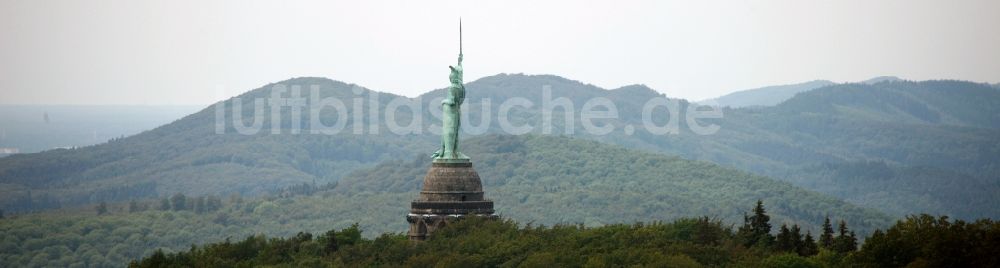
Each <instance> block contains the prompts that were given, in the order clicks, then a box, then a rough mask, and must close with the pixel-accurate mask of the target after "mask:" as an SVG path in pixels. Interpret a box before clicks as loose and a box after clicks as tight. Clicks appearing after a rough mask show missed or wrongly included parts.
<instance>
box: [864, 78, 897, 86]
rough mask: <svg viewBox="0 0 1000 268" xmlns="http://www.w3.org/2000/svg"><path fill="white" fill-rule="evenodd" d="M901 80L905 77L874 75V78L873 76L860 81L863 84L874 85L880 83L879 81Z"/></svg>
mask: <svg viewBox="0 0 1000 268" xmlns="http://www.w3.org/2000/svg"><path fill="white" fill-rule="evenodd" d="M899 81H903V79H900V78H899V77H895V76H878V77H874V78H871V79H868V80H865V81H861V82H860V83H861V84H869V85H872V84H878V83H881V82H899Z"/></svg>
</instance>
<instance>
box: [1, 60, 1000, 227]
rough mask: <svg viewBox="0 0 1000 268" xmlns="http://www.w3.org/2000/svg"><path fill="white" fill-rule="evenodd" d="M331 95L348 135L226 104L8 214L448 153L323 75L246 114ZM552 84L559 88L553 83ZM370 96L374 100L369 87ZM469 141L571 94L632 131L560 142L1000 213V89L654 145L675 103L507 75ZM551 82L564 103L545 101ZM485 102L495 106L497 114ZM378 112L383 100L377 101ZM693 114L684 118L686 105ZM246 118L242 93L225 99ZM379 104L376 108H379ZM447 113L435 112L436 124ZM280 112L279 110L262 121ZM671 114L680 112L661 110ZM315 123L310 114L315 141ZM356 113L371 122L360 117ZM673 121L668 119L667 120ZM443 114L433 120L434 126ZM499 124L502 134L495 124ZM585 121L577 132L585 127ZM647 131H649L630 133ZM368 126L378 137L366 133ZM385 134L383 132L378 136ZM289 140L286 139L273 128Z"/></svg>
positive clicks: (967, 212) (123, 148) (966, 85)
mask: <svg viewBox="0 0 1000 268" xmlns="http://www.w3.org/2000/svg"><path fill="white" fill-rule="evenodd" d="M277 84H282V85H286V86H289V87H291V86H295V85H299V86H302V87H303V88H309V86H310V85H317V86H319V88H320V92H321V94H320V96H321V97H337V98H340V99H342V100H344V104H345V106H346V107H347V108H348V114H347V115H345V117H344V118H346V121H345V122H344V123H345V131H344V132H342V133H340V134H337V135H313V134H299V135H290V134H289V133H290V128H291V121H292V120H290V119H291V117H292V113H291V112H289V111H287V109H286V110H283V111H281V115H280V118H281V119H282V122H283V124H281V125H278V126H274V128H271V127H272V126H271V124H269V122H270V120H271V119H272V118H271V117H270V116H260V117H259V118H258V119H256V120H260V121H261V122H262V124H261V125H262V126H263V128H262V129H261V131H260V132H259V133H257V134H256V135H241V134H237V131H236V130H234V129H233V125H232V124H231V123H230V124H228V125H227V126H226V127H225V128H224V131H223V132H224V133H225V134H216V133H215V120H214V118H215V114H216V109H215V107H214V106H212V107H208V108H207V109H205V110H202V111H200V112H198V113H195V114H192V115H190V116H187V117H185V118H183V119H180V120H178V121H175V122H173V123H171V124H167V125H165V126H162V127H159V128H156V129H154V130H151V131H147V132H144V133H141V134H138V135H135V136H131V137H125V138H121V139H114V140H112V141H110V142H108V143H104V144H100V145H96V146H90V147H85V148H78V149H68V150H53V151H47V152H43V153H39V154H21V155H13V156H10V157H4V158H0V193H3V194H2V195H0V208H2V209H3V210H5V211H6V212H8V213H23V212H28V211H37V210H44V209H57V208H60V207H73V206H77V205H81V204H97V203H99V202H126V201H128V200H130V199H143V198H159V197H163V196H169V195H172V194H173V193H177V192H180V193H184V194H188V195H217V196H228V195H230V194H233V193H239V194H242V195H247V196H256V195H263V194H275V193H276V192H277V191H280V190H281V189H283V188H285V187H289V186H293V185H299V184H301V183H309V184H312V183H314V182H315V183H316V184H320V185H325V184H327V183H334V182H336V181H338V180H340V179H342V178H344V177H346V176H347V174H350V173H351V172H352V171H355V170H357V169H359V168H366V167H371V166H373V165H375V164H377V163H380V162H382V161H386V160H400V161H407V160H409V159H412V156H413V155H416V154H425V153H427V152H428V151H433V148H434V146H435V143H436V139H435V136H434V135H432V134H431V133H430V132H428V131H424V132H423V133H420V134H408V135H395V134H393V133H391V132H390V131H388V129H387V127H386V121H387V118H386V117H385V114H384V113H380V114H379V115H378V116H374V117H373V116H371V115H370V114H367V113H368V112H370V111H372V110H376V111H382V110H384V109H385V108H386V106H387V105H388V103H389V102H390V101H391V100H392V99H393V98H396V97H398V96H395V95H391V94H385V93H378V92H376V91H371V90H368V89H364V88H360V87H357V86H356V85H353V84H347V83H342V82H337V81H332V80H329V79H323V78H295V79H290V80H286V81H282V82H279V83H275V84H269V85H266V86H264V87H261V88H259V89H256V90H252V91H249V92H247V93H245V94H243V95H241V96H239V97H240V98H242V99H244V100H246V101H244V102H242V104H241V106H240V107H241V109H240V111H241V112H240V114H241V115H242V116H243V119H244V123H246V125H250V124H251V121H252V120H255V119H252V118H254V114H255V111H254V108H253V102H252V101H250V100H252V99H253V98H258V97H267V96H268V95H269V93H270V92H269V90H270V88H271V87H272V86H274V85H277ZM545 86H548V87H545ZM356 87H357V89H359V90H355V89H356ZM467 88H468V96H467V97H468V100H467V102H466V105H465V106H467V107H468V109H469V111H468V113H463V114H465V115H467V117H468V118H467V119H468V120H466V121H465V122H467V123H468V124H466V125H465V127H466V128H465V129H466V130H469V131H471V130H477V131H476V133H471V134H470V135H469V136H475V135H482V134H492V133H502V130H501V129H500V127H499V123H498V122H497V118H496V116H493V117H491V118H490V119H488V120H487V121H483V120H482V119H481V118H482V117H481V115H482V114H483V111H488V112H490V113H491V114H492V115H496V114H497V112H498V109H499V106H500V103H502V102H504V101H506V100H509V99H511V98H514V97H520V98H525V99H527V100H529V101H531V102H533V103H534V104H535V105H534V106H532V107H530V108H526V109H520V108H518V109H514V110H512V111H513V112H512V113H511V121H512V122H514V123H517V124H520V123H529V124H531V125H533V126H535V131H536V132H540V131H541V129H542V127H540V126H541V124H540V123H539V122H540V120H541V119H542V118H543V113H542V111H541V106H542V105H541V104H542V103H543V101H545V97H551V99H557V98H566V99H569V100H570V101H571V102H572V103H574V104H575V105H574V106H572V107H569V108H570V109H572V110H579V109H580V106H581V105H582V104H583V103H585V102H586V101H587V100H590V99H592V98H596V97H603V98H607V99H609V100H611V101H612V102H613V103H615V104H616V106H617V108H618V111H619V118H618V119H616V120H612V119H609V120H604V121H601V120H598V121H600V123H608V124H611V125H613V126H615V127H616V130H615V131H613V132H612V133H609V134H607V135H589V134H587V133H586V132H585V131H584V130H583V129H582V126H581V122H580V121H579V116H577V117H575V118H574V119H573V120H571V121H565V120H564V119H563V118H564V117H563V115H564V113H565V109H564V108H558V107H557V108H556V109H554V110H553V111H552V118H554V119H555V120H553V129H554V131H553V134H567V135H569V133H568V131H567V130H569V129H573V130H575V131H574V132H573V133H572V136H577V137H582V138H587V139H593V140H597V141H601V142H606V143H614V144H619V145H623V146H626V147H630V148H637V149H641V150H646V151H650V152H656V153H662V154H666V155H677V156H680V157H683V158H687V159H695V160H704V161H709V162H713V163H717V164H720V165H723V166H727V167H732V168H736V169H740V170H743V171H748V172H751V173H754V174H758V175H764V176H769V177H772V178H775V179H779V180H784V181H788V182H791V183H792V184H794V185H796V186H800V187H803V188H806V189H809V190H814V191H818V192H821V193H825V194H829V195H832V196H835V197H838V198H840V199H843V200H846V201H848V202H850V203H853V204H856V205H860V206H864V207H868V208H872V209H877V210H880V211H882V212H884V213H887V214H890V215H892V216H894V217H902V216H904V215H908V214H913V213H925V212H926V213H934V214H942V215H949V216H953V217H958V218H963V219H974V218H981V217H1000V209H998V208H1000V198H998V197H997V196H996V195H995V194H994V193H996V192H997V191H1000V184H998V183H997V182H998V179H1000V178H997V176H996V174H1000V162H997V161H1000V160H998V159H1000V130H998V126H1000V112H998V111H997V109H998V108H997V107H1000V91H997V90H996V88H995V87H993V86H990V85H985V84H976V83H970V82H962V81H924V82H911V81H900V80H884V81H883V80H879V81H872V82H868V83H857V84H835V85H829V86H825V87H822V88H817V89H813V90H808V91H804V92H801V93H799V94H797V95H795V96H794V97H792V98H791V99H789V100H787V101H785V102H783V103H781V104H778V105H775V106H769V107H752V108H740V109H725V110H723V111H724V117H723V118H721V119H713V120H708V121H707V122H712V123H717V124H719V125H720V126H721V129H720V131H719V132H718V133H716V134H714V135H697V134H694V133H692V132H690V131H689V130H688V128H687V122H685V121H684V120H680V121H681V122H680V126H681V127H680V132H679V133H677V134H668V135H653V134H650V133H649V132H647V131H646V130H645V129H643V128H642V127H641V123H642V121H643V119H642V107H643V105H644V104H645V102H646V101H648V100H650V99H653V98H660V97H666V96H664V95H662V94H660V93H657V92H656V91H654V90H652V89H649V88H648V87H645V86H642V85H632V86H626V87H621V88H617V89H611V90H607V89H602V88H599V87H596V86H593V85H588V84H584V83H581V82H578V81H573V80H568V79H565V78H561V77H558V76H551V75H520V74H501V75H495V76H489V77H484V78H481V79H478V80H476V81H473V82H471V83H468V85H467ZM542 88H549V89H550V90H551V96H546V95H545V94H543V90H542ZM442 94H443V91H442V90H435V91H431V92H429V93H427V94H424V95H422V96H420V98H419V99H413V101H419V102H421V103H423V104H424V106H423V107H435V106H434V105H433V104H432V103H431V102H433V101H434V98H435V97H440V96H442ZM375 95H377V96H379V97H378V98H377V99H376V100H375V101H374V103H375V106H371V107H367V108H369V109H360V111H361V112H362V113H365V115H364V116H357V115H355V114H354V111H356V110H355V109H354V107H353V102H352V101H350V100H352V99H354V98H361V99H365V100H368V99H369V98H370V97H371V96H375ZM484 99H488V100H489V101H490V103H492V105H491V106H489V107H486V106H485V105H484V104H485V103H484V101H483V100H484ZM364 103H365V104H366V105H370V104H369V103H368V101H365V102H364ZM679 103H680V105H681V106H682V107H681V109H680V111H681V114H678V115H677V116H678V117H682V116H683V113H684V110H685V109H683V108H684V107H687V105H688V103H687V102H686V101H683V100H680V101H679ZM222 105H223V106H221V107H222V111H223V114H224V115H225V116H224V117H225V120H226V121H227V122H231V121H232V119H233V116H232V114H233V110H234V108H235V107H236V106H237V105H236V103H235V102H234V99H231V100H227V101H226V102H223V103H222ZM372 107H375V108H372ZM429 110H431V109H424V110H423V111H420V112H421V113H424V115H425V116H424V118H425V119H427V118H435V117H432V116H431V114H430V113H431V112H430V111H429ZM261 112H262V113H263V114H268V113H269V112H270V110H269V109H267V108H265V109H264V110H262V111H261ZM411 112H412V111H410V110H408V109H407V108H403V109H399V110H397V117H396V118H394V119H395V120H397V121H399V122H397V123H398V124H399V125H405V124H406V123H407V122H411V121H410V120H412V119H413V117H411V116H410V115H411ZM654 112H656V114H658V115H664V117H666V116H670V115H669V113H668V112H667V111H666V110H665V109H662V108H660V109H656V110H654ZM310 116H311V115H309V113H302V114H301V118H300V119H302V120H301V122H302V128H303V131H304V132H308V131H309V129H310V128H309V127H310V124H311V120H310V119H311V117H310ZM339 116H341V115H339V114H337V113H336V112H334V111H332V109H329V110H324V112H323V113H321V114H320V121H323V122H325V123H326V124H331V123H332V122H335V121H337V120H338V118H339ZM356 118H361V119H362V120H361V121H358V122H354V121H355V120H354V119H356ZM652 121H653V122H654V123H656V124H657V125H663V124H664V123H665V121H666V119H665V118H660V117H654V118H653V119H652ZM435 122H436V121H435V120H422V122H420V123H421V124H422V125H423V126H425V127H426V128H425V129H431V128H433V127H432V124H434V123H435ZM485 122H489V125H484V123H485ZM571 125H572V126H571ZM626 125H631V126H636V127H638V129H636V132H635V134H634V135H627V134H625V133H624V132H623V131H622V129H624V126H626ZM355 126H359V127H360V128H361V129H364V130H366V131H365V132H364V133H366V134H364V135H356V134H353V133H354V132H353V131H354V130H355V129H357V128H356V127H355ZM375 126H380V130H381V132H380V134H378V135H373V134H370V133H369V132H368V131H367V130H370V129H373V128H374V127H375ZM275 132H277V133H280V135H273V133H275Z"/></svg>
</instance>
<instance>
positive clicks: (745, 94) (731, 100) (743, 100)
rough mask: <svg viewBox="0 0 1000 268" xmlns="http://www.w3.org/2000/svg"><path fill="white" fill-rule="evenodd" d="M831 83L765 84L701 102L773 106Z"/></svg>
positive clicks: (739, 106) (821, 81) (731, 105)
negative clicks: (765, 85)
mask: <svg viewBox="0 0 1000 268" xmlns="http://www.w3.org/2000/svg"><path fill="white" fill-rule="evenodd" d="M833 84H835V83H834V82H831V81H829V80H815V81H809V82H805V83H798V84H791V85H780V86H767V87H762V88H755V89H747V90H741V91H737V92H733V93H729V94H726V95H723V96H721V97H718V98H714V99H710V100H706V101H703V102H704V103H706V104H707V103H709V102H712V103H714V104H716V105H719V106H728V107H732V108H742V107H751V106H773V105H777V104H778V103H781V102H783V101H786V100H788V99H790V98H792V97H793V96H795V94H798V93H799V92H804V91H809V90H813V89H817V88H821V87H825V86H829V85H833Z"/></svg>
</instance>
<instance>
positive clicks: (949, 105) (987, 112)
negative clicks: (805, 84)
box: [777, 80, 1000, 129]
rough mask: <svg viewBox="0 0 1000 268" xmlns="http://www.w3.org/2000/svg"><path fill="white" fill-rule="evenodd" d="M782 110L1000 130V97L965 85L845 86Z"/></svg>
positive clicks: (823, 90)
mask: <svg viewBox="0 0 1000 268" xmlns="http://www.w3.org/2000/svg"><path fill="white" fill-rule="evenodd" d="M780 106H781V107H779V108H777V109H779V110H783V111H788V112H796V113H816V114H827V115H837V116H840V117H849V118H855V119H865V120H871V121H886V122H895V123H914V124H940V125H954V126H968V127H981V128H994V129H996V128H1000V92H998V91H996V90H993V89H992V88H990V87H989V86H988V85H985V84H975V83H969V82H961V81H947V80H944V81H926V82H919V83H913V82H899V81H886V82H882V83H876V84H842V85H836V86H831V87H825V88H821V89H817V90H813V91H809V92H805V93H802V94H801V95H800V96H797V97H796V98H793V99H791V100H789V101H787V102H785V103H782V104H781V105H780Z"/></svg>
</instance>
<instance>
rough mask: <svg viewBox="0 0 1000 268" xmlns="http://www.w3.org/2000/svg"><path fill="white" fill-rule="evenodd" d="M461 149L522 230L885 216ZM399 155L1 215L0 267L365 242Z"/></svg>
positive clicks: (396, 190) (812, 224) (541, 145)
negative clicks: (308, 241)
mask: <svg viewBox="0 0 1000 268" xmlns="http://www.w3.org/2000/svg"><path fill="white" fill-rule="evenodd" d="M463 144H464V145H463V146H464V147H465V148H467V150H465V152H466V153H468V154H470V155H473V161H474V165H475V168H476V170H478V171H479V173H480V176H481V177H482V179H483V183H484V190H485V191H486V197H487V198H489V199H492V200H494V201H495V202H496V208H497V210H498V213H499V214H501V215H502V216H503V217H505V218H509V219H515V220H517V221H518V222H522V223H532V224H533V226H539V225H546V226H552V225H553V224H556V223H566V224H570V225H573V226H576V225H577V224H578V223H579V224H584V225H586V226H598V225H608V224H615V223H622V224H626V225H628V224H633V223H635V222H637V221H641V222H658V221H663V222H669V221H672V220H675V219H679V218H681V217H702V216H704V217H707V219H712V220H713V221H715V220H719V221H721V222H722V224H721V225H720V226H733V225H734V224H735V225H736V226H738V225H739V224H741V223H742V222H743V215H744V213H750V214H752V212H751V211H750V210H751V209H752V208H753V207H754V203H755V201H757V200H758V199H760V200H763V202H765V204H767V213H768V215H770V216H771V218H770V221H771V224H773V226H774V229H773V230H775V231H777V230H778V227H779V226H780V225H781V224H783V223H785V224H788V225H789V226H791V225H793V224H797V225H799V226H801V227H802V232H803V233H805V232H806V231H810V232H811V233H813V234H816V235H817V236H818V234H819V233H820V228H819V226H820V225H821V224H822V223H823V220H824V217H825V216H829V217H830V218H831V219H832V220H833V221H834V222H837V221H839V220H844V221H846V222H847V224H848V226H850V228H851V230H854V231H856V232H857V234H858V237H863V236H865V235H867V234H869V233H871V232H872V231H873V230H874V228H885V227H887V226H889V225H890V224H891V221H892V220H891V219H890V218H889V217H888V216H886V215H884V214H882V213H879V212H877V211H874V210H871V209H863V208H860V207H858V206H855V205H851V204H848V203H846V202H843V201H840V200H838V199H836V198H833V197H830V196H827V195H823V194H819V193H816V192H812V191H807V190H804V189H801V188H799V187H795V186H793V185H790V184H788V183H785V182H780V181H776V180H773V179H769V178H765V177H761V176H756V175H751V174H748V173H746V172H741V171H737V170H734V169H730V168H723V167H720V166H718V165H715V164H712V163H708V162H702V161H692V160H684V159H681V158H677V157H671V156H665V155H662V154H656V153H649V152H641V151H637V150H631V149H626V148H623V147H621V146H616V145H608V144H602V143H597V142H594V141H588V140H583V139H579V138H571V137H558V136H537V135H528V136H492V135H489V136H482V137H476V138H472V139H468V140H466V141H465V143H463ZM407 158H408V159H407V160H388V161H386V162H383V163H382V164H379V165H377V166H375V167H370V168H362V169H358V170H357V171H355V172H352V174H351V175H349V176H347V177H346V178H344V179H343V180H342V181H341V182H340V183H339V184H338V185H336V186H335V187H334V188H333V189H331V190H320V191H315V190H316V189H314V188H310V187H308V186H307V187H303V190H302V191H291V192H289V193H287V194H280V195H271V196H268V197H261V198H251V197H242V198H241V197H238V196H235V197H225V198H219V197H208V198H206V197H203V196H202V197H194V196H187V197H185V196H183V195H173V196H171V197H169V198H163V199H162V200H141V201H138V202H133V203H129V202H124V203H109V204H107V206H101V205H97V206H92V207H87V208H85V209H82V210H70V209H64V210H63V211H52V212H41V213H33V214H26V215H14V216H10V215H8V216H7V217H6V218H3V219H2V220H0V249H2V250H0V262H2V263H11V264H14V265H15V266H58V267H66V266H71V265H80V264H76V263H82V264H83V265H87V266H89V267H106V266H120V265H123V264H125V263H127V262H128V261H130V260H132V259H138V258H140V257H143V256H148V255H150V254H152V253H153V251H154V250H156V249H165V250H166V251H167V252H176V251H181V250H188V249H190V247H191V245H192V244H205V243H218V242H223V241H226V239H227V238H228V239H231V240H230V241H236V240H239V239H242V238H243V237H246V236H249V235H257V234H263V235H267V236H272V237H273V236H284V237H289V236H294V235H296V233H298V232H310V233H319V232H323V231H326V230H329V229H332V228H337V229H339V228H346V227H348V226H351V225H352V224H354V223H358V224H359V227H360V228H361V230H364V234H365V235H367V236H368V237H374V236H378V235H380V234H383V233H390V234H389V235H392V233H400V232H404V231H405V230H406V229H407V223H406V220H405V218H404V217H403V216H404V215H406V213H407V212H408V210H409V202H410V201H412V200H413V199H414V198H416V197H417V195H418V191H419V190H418V189H419V187H420V183H421V181H422V178H423V175H425V173H426V170H427V168H428V167H429V165H430V159H428V157H427V156H426V155H420V156H416V157H414V155H410V156H408V157H407ZM102 207H103V208H104V209H102ZM337 239H342V238H341V237H338V238H337ZM342 241H343V240H342ZM210 266H211V265H210Z"/></svg>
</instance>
